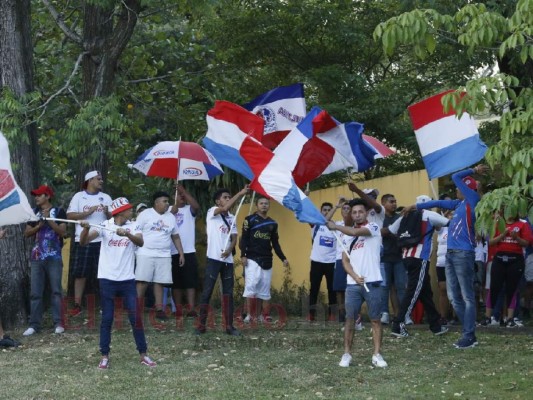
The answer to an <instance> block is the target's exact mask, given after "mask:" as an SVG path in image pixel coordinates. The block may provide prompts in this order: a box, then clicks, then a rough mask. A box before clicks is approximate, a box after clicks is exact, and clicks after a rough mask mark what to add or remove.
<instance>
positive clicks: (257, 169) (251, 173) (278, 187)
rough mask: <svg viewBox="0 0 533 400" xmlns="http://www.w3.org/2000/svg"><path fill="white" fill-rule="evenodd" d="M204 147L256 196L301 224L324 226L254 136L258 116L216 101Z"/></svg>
mask: <svg viewBox="0 0 533 400" xmlns="http://www.w3.org/2000/svg"><path fill="white" fill-rule="evenodd" d="M206 119H207V127H208V129H207V134H206V136H205V138H204V139H203V144H204V146H205V148H206V149H208V150H209V151H210V152H211V153H212V154H213V156H214V157H215V158H216V159H217V160H218V162H219V163H221V164H223V165H225V166H227V167H228V168H231V169H233V170H234V171H236V172H238V173H240V174H242V175H244V176H245V177H246V178H248V179H250V180H251V181H252V182H251V184H250V187H251V188H252V189H253V190H255V191H256V192H258V193H260V194H262V195H264V196H267V197H269V198H272V199H274V200H276V201H277V202H279V203H280V204H282V205H283V206H284V207H286V208H288V209H290V210H292V211H294V213H295V215H296V218H297V219H298V221H300V222H307V223H311V224H319V225H321V224H324V223H325V222H326V221H325V218H324V216H323V215H322V214H321V213H320V211H319V210H318V209H317V208H316V207H315V205H314V204H313V203H312V202H311V200H310V199H309V198H308V197H307V196H306V195H305V194H304V193H303V192H302V191H301V190H300V189H299V188H298V186H296V183H295V182H294V179H293V178H292V175H291V171H290V170H288V169H287V168H286V167H285V165H284V164H282V163H280V162H279V161H280V160H279V158H276V157H274V153H273V152H272V151H271V150H270V149H268V148H266V147H265V146H263V145H262V144H261V143H260V142H259V141H258V140H256V139H255V138H254V137H253V136H256V135H260V134H261V131H262V129H263V122H262V120H261V118H260V117H258V116H257V115H255V114H253V113H251V112H249V111H247V110H245V109H244V108H242V107H240V106H238V105H237V104H233V103H230V102H227V101H217V102H216V103H215V107H213V108H212V109H211V110H209V112H208V113H207V117H206Z"/></svg>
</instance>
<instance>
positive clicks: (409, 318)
mask: <svg viewBox="0 0 533 400" xmlns="http://www.w3.org/2000/svg"><path fill="white" fill-rule="evenodd" d="M413 324H414V322H413V320H412V319H411V316H410V315H406V316H405V325H413Z"/></svg>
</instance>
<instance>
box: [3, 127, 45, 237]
mask: <svg viewBox="0 0 533 400" xmlns="http://www.w3.org/2000/svg"><path fill="white" fill-rule="evenodd" d="M37 220H38V218H37V217H36V216H35V214H34V212H33V210H32V208H31V206H30V203H29V202H28V199H27V197H26V195H25V194H24V192H23V191H22V190H21V189H20V187H19V186H18V184H17V182H16V181H15V178H14V177H13V171H12V170H11V156H10V154H9V145H8V143H7V140H6V138H5V137H4V135H3V134H2V132H0V226H3V225H14V224H20V223H23V222H28V221H37Z"/></svg>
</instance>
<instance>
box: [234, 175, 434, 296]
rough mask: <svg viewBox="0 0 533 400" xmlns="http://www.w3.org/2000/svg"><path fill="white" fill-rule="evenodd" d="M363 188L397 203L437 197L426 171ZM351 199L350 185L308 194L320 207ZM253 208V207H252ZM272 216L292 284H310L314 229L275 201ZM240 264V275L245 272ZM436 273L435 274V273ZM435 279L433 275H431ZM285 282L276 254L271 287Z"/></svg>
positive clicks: (242, 214) (366, 184) (365, 184)
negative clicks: (392, 195) (276, 223)
mask: <svg viewBox="0 0 533 400" xmlns="http://www.w3.org/2000/svg"><path fill="white" fill-rule="evenodd" d="M433 183H434V186H435V190H436V191H437V193H438V187H437V181H436V180H435V181H434V182H433ZM357 185H358V186H359V187H360V188H362V189H363V188H375V189H378V190H379V193H380V195H379V198H378V201H379V200H380V199H381V195H383V194H385V193H392V194H394V196H395V197H396V199H397V200H398V206H401V205H403V206H408V205H411V204H414V203H415V198H416V197H417V196H419V195H421V194H425V195H428V196H430V197H432V198H435V195H434V194H433V191H432V189H431V185H430V182H429V180H428V176H427V173H426V171H425V170H421V171H416V172H409V173H404V174H400V175H394V176H388V177H385V178H378V179H373V180H369V181H366V182H361V183H357ZM340 196H344V197H346V198H352V197H353V194H352V193H351V192H350V190H349V189H348V186H347V185H344V186H338V187H335V188H328V189H323V190H318V191H315V192H311V194H310V195H309V197H310V198H311V200H312V201H313V203H314V204H315V205H316V206H317V208H318V207H320V205H321V204H322V203H323V202H326V201H329V202H330V203H332V204H336V203H337V201H338V199H339V197H340ZM252 208H253V207H252ZM248 213H249V205H244V206H243V210H242V211H241V212H240V213H239V215H238V227H239V229H240V227H241V226H242V220H243V218H244V217H246V216H247V215H248ZM269 215H270V216H271V217H272V218H273V219H274V220H276V221H277V222H278V224H279V236H280V244H281V248H282V249H283V252H284V253H285V256H286V257H287V259H288V260H289V262H290V264H291V275H292V281H293V283H295V284H297V285H301V284H302V283H305V284H306V285H309V268H310V259H309V256H310V254H311V228H310V227H309V225H308V224H302V223H300V222H298V221H297V220H296V218H295V217H294V214H293V213H292V212H290V211H289V210H287V209H286V208H284V207H282V206H281V205H279V204H278V203H276V202H274V201H272V202H271V206H270V212H269ZM340 218H341V216H340V211H337V213H336V214H335V215H334V216H333V220H337V219H340ZM241 268H242V267H241V266H239V267H238V271H237V274H240V273H241V272H242V270H241ZM432 275H435V274H432ZM432 278H433V276H432ZM282 282H283V265H282V264H281V261H280V260H279V259H278V258H277V257H276V256H274V270H273V277H272V286H273V287H275V288H279V287H280V286H281V284H282ZM321 290H322V291H326V282H325V280H323V281H322V287H321Z"/></svg>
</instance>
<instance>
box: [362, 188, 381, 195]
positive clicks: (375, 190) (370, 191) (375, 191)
mask: <svg viewBox="0 0 533 400" xmlns="http://www.w3.org/2000/svg"><path fill="white" fill-rule="evenodd" d="M363 193H364V194H371V193H375V194H376V197H378V196H379V190H377V189H363Z"/></svg>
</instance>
